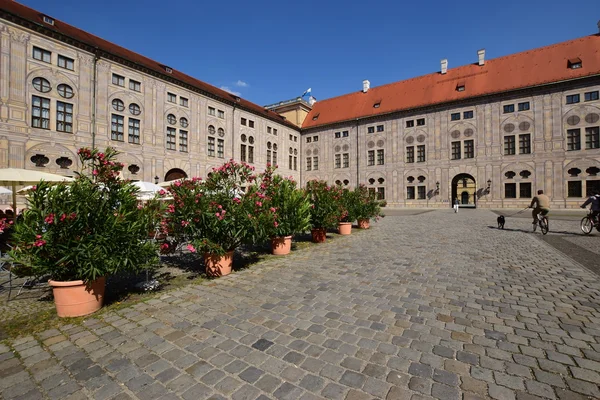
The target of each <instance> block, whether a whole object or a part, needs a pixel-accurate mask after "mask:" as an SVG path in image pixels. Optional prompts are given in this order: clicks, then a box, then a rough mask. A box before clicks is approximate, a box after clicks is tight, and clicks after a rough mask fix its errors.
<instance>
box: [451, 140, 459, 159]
mask: <svg viewBox="0 0 600 400" xmlns="http://www.w3.org/2000/svg"><path fill="white" fill-rule="evenodd" d="M452 159H453V160H460V142H452Z"/></svg>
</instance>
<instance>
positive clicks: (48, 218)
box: [44, 214, 54, 224]
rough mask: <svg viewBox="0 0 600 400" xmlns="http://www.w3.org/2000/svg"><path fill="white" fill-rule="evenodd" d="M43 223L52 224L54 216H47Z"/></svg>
mask: <svg viewBox="0 0 600 400" xmlns="http://www.w3.org/2000/svg"><path fill="white" fill-rule="evenodd" d="M44 221H45V222H46V223H47V224H53V223H54V214H48V216H47V217H46V218H44Z"/></svg>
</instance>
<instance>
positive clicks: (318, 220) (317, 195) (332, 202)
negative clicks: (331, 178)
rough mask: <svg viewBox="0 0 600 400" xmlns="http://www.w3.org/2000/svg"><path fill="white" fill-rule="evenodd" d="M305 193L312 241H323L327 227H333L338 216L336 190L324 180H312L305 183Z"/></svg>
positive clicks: (338, 205) (338, 207) (338, 203)
mask: <svg viewBox="0 0 600 400" xmlns="http://www.w3.org/2000/svg"><path fill="white" fill-rule="evenodd" d="M305 191H306V194H307V196H308V198H309V201H310V204H311V205H310V224H311V227H312V229H311V234H312V239H313V242H315V243H323V242H325V240H326V237H327V229H332V228H335V227H336V226H337V224H338V219H339V216H340V202H339V199H337V198H336V197H337V195H338V193H337V191H336V190H333V188H332V187H330V186H329V185H328V184H327V182H326V181H323V180H312V181H309V182H307V183H306V188H305Z"/></svg>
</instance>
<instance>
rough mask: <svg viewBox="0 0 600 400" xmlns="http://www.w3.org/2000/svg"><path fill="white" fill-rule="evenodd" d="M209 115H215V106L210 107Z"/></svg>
mask: <svg viewBox="0 0 600 400" xmlns="http://www.w3.org/2000/svg"><path fill="white" fill-rule="evenodd" d="M208 115H215V109H214V107H208Z"/></svg>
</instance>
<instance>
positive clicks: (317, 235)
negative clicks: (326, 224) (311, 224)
mask: <svg viewBox="0 0 600 400" xmlns="http://www.w3.org/2000/svg"><path fill="white" fill-rule="evenodd" d="M310 233H312V240H313V242H314V243H323V242H325V239H326V238H327V229H325V228H313V229H311V231H310Z"/></svg>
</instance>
